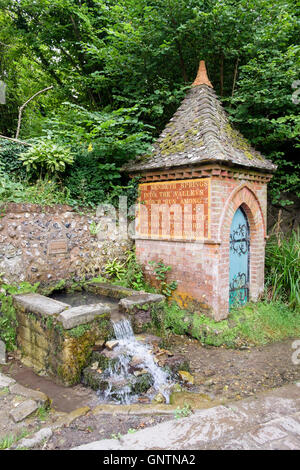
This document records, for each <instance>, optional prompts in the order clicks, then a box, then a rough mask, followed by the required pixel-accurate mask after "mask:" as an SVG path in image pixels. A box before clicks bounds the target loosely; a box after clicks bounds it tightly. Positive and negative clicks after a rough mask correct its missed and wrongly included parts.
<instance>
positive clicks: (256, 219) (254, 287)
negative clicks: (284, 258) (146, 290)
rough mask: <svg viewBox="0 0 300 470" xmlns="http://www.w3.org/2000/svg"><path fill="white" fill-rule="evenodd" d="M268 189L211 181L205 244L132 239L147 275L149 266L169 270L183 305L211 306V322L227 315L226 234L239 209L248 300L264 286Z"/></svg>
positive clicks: (240, 182)
mask: <svg viewBox="0 0 300 470" xmlns="http://www.w3.org/2000/svg"><path fill="white" fill-rule="evenodd" d="M266 191H267V185H266V183H264V182H255V181H248V180H241V179H234V178H230V177H226V178H220V177H214V176H212V178H211V217H210V228H211V239H210V240H205V241H204V242H188V241H185V242H183V241H171V240H167V241H163V240H150V239H148V240H146V239H137V240H136V253H137V257H138V259H139V260H140V261H141V262H142V264H143V265H144V266H145V270H146V273H148V275H149V276H150V277H151V276H152V274H151V268H150V266H149V265H148V262H149V261H151V260H156V261H160V260H162V261H163V262H164V263H165V264H166V265H170V266H172V271H171V273H170V275H169V280H176V281H177V282H178V289H177V292H176V298H177V299H178V300H179V302H180V303H181V304H182V305H185V304H187V303H188V302H189V301H190V300H192V299H194V300H196V301H198V302H199V306H200V308H201V304H203V303H205V304H206V305H207V306H209V307H210V308H211V314H212V315H213V317H214V318H215V319H216V320H221V319H223V318H226V317H227V315H228V311H229V236H230V227H231V222H232V219H233V216H234V214H235V211H236V210H237V209H238V208H239V207H240V206H242V207H243V209H244V211H245V212H246V214H247V217H248V221H249V225H250V233H251V240H250V243H251V246H250V298H251V299H252V300H257V298H258V296H259V294H260V293H261V292H262V291H263V288H264V256H265V237H266V229H265V227H266V205H267V197H266V196H267V194H266Z"/></svg>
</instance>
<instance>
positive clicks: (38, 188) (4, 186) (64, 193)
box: [0, 172, 77, 206]
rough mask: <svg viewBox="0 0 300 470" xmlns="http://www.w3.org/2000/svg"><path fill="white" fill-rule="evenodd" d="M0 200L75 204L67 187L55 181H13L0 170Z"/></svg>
mask: <svg viewBox="0 0 300 470" xmlns="http://www.w3.org/2000/svg"><path fill="white" fill-rule="evenodd" d="M0 200H1V201H2V202H27V203H32V204H40V205H42V206H52V205H54V204H70V205H77V201H74V200H73V199H71V197H70V192H69V191H68V188H64V187H62V186H61V185H59V184H58V183H56V182H55V181H48V180H37V181H36V183H29V182H27V181H26V180H25V181H15V180H14V179H12V178H10V177H9V176H8V175H6V174H1V172H0Z"/></svg>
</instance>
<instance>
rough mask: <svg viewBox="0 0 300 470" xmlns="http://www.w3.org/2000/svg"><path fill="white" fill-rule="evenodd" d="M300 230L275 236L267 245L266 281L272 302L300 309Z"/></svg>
mask: <svg viewBox="0 0 300 470" xmlns="http://www.w3.org/2000/svg"><path fill="white" fill-rule="evenodd" d="M299 272H300V230H299V229H298V230H297V231H295V230H294V231H293V232H292V233H291V234H290V235H286V236H283V235H282V234H277V235H276V234H275V235H273V236H272V237H271V238H270V239H269V240H268V242H267V245H266V279H267V285H268V290H269V295H270V298H271V299H272V300H280V299H283V300H285V301H287V302H288V304H289V306H290V308H298V309H299V308H300V277H299Z"/></svg>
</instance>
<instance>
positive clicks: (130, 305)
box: [13, 282, 164, 386]
mask: <svg viewBox="0 0 300 470" xmlns="http://www.w3.org/2000/svg"><path fill="white" fill-rule="evenodd" d="M84 289H85V290H86V291H88V292H91V293H93V294H96V295H99V296H106V297H110V298H114V299H117V301H118V303H116V304H115V305H112V304H106V303H105V302H99V303H94V304H89V305H87V304H83V305H80V306H76V307H72V306H71V305H69V304H68V303H65V302H61V301H58V300H55V299H52V298H50V297H46V296H44V295H40V294H36V293H28V294H20V295H15V296H14V298H13V302H14V306H15V309H16V315H17V322H18V328H17V343H18V346H19V348H20V349H21V352H22V362H23V363H24V364H25V365H27V366H29V367H33V368H34V370H35V371H36V372H37V373H38V374H40V375H46V374H47V375H49V376H50V377H52V378H53V379H54V380H55V381H57V382H59V383H62V384H64V385H66V386H70V385H74V384H77V383H79V382H80V380H81V374H82V370H83V368H84V367H85V366H86V365H87V363H88V361H89V359H90V356H91V354H92V351H93V350H95V349H97V345H99V344H103V343H104V342H105V341H107V340H109V339H111V338H112V337H113V331H112V325H111V320H113V321H116V320H118V319H120V318H122V317H124V316H127V317H130V319H131V321H132V325H133V330H134V332H135V333H141V332H143V331H146V330H147V329H148V328H149V325H150V323H151V316H152V310H153V308H155V307H154V306H155V305H157V303H159V302H161V301H163V300H164V296H162V295H158V294H147V293H145V292H138V291H134V290H132V289H127V288H124V287H121V286H116V285H109V284H106V283H97V282H90V283H87V284H86V285H85V287H84Z"/></svg>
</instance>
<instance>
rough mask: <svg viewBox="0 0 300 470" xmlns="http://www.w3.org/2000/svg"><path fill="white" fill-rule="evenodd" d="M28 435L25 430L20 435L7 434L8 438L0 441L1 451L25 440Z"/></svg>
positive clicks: (5, 437)
mask: <svg viewBox="0 0 300 470" xmlns="http://www.w3.org/2000/svg"><path fill="white" fill-rule="evenodd" d="M27 435H28V431H27V430H26V429H24V430H23V431H21V432H20V433H19V434H17V435H14V434H7V435H6V436H4V437H2V438H1V439H0V450H5V449H9V448H10V447H11V446H12V445H13V444H16V443H17V442H18V441H20V440H21V439H23V438H24V437H26V436H27Z"/></svg>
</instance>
